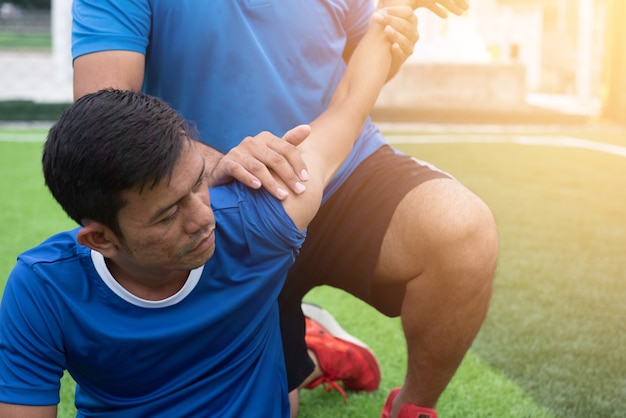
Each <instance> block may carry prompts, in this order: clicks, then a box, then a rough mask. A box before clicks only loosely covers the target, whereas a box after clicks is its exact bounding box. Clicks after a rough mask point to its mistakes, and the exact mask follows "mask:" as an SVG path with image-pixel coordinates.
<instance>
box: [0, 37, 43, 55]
mask: <svg viewBox="0 0 626 418" xmlns="http://www.w3.org/2000/svg"><path fill="white" fill-rule="evenodd" d="M51 48H52V36H51V35H50V34H38V33H14V32H0V49H3V50H7V51H49V50H50V49H51Z"/></svg>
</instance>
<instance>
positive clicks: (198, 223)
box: [184, 190, 215, 235]
mask: <svg viewBox="0 0 626 418" xmlns="http://www.w3.org/2000/svg"><path fill="white" fill-rule="evenodd" d="M185 220H186V221H185V225H184V228H185V232H186V233H187V234H190V235H191V234H194V233H196V232H198V231H199V230H201V229H205V228H207V227H208V226H210V225H212V224H213V223H214V222H215V215H214V214H213V210H212V209H211V200H210V198H209V192H208V190H204V191H203V192H199V193H192V194H191V195H190V196H189V202H188V210H187V211H186V219H185Z"/></svg>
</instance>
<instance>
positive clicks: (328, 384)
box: [307, 376, 348, 404]
mask: <svg viewBox="0 0 626 418" xmlns="http://www.w3.org/2000/svg"><path fill="white" fill-rule="evenodd" d="M319 385H322V387H323V388H324V391H325V392H331V391H332V390H333V389H336V390H337V391H338V392H339V393H341V395H342V396H343V403H344V404H346V403H348V394H347V393H346V391H345V390H344V389H343V388H342V387H341V385H339V384H338V383H337V382H335V381H334V380H332V379H330V378H329V377H328V376H321V377H318V378H317V379H315V380H314V381H312V382H311V383H309V385H308V386H307V389H313V388H316V387H318V386H319Z"/></svg>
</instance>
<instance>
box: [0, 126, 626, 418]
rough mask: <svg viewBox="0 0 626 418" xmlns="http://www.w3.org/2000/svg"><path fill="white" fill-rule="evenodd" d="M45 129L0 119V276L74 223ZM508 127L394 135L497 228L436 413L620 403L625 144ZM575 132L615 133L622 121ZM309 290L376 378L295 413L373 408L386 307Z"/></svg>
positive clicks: (65, 409)
mask: <svg viewBox="0 0 626 418" xmlns="http://www.w3.org/2000/svg"><path fill="white" fill-rule="evenodd" d="M561 135H562V133H559V134H555V133H551V134H550V135H549V136H548V135H546V136H545V137H555V136H561ZM44 136H45V132H44V131H33V130H28V129H18V130H15V131H7V130H5V131H2V130H0V191H1V192H2V195H3V196H4V198H3V199H2V200H1V201H0V289H1V288H2V287H3V286H4V281H5V279H6V277H7V275H8V273H9V271H10V269H11V267H12V265H13V263H14V261H15V257H16V256H17V254H18V253H19V252H21V251H23V250H24V249H26V248H29V247H31V246H33V245H36V244H38V243H39V242H40V241H42V240H43V239H45V238H46V237H47V236H48V235H50V234H52V233H54V232H56V231H57V230H59V229H67V228H70V227H73V223H72V222H71V221H70V220H68V219H67V217H66V216H65V215H64V214H63V213H62V212H61V210H60V209H59V208H58V207H57V205H56V203H55V202H54V201H53V199H52V198H51V197H50V195H49V193H48V192H47V191H46V189H45V186H44V184H43V178H42V175H41V168H40V158H41V155H40V153H41V145H42V144H41V139H43V137H44ZM411 136H414V137H416V138H422V139H423V135H420V134H419V133H411ZM510 136H511V135H508V134H506V133H501V134H499V135H494V136H493V138H491V139H493V141H492V142H490V143H475V142H472V143H466V142H464V141H463V137H464V135H461V134H459V135H456V136H455V138H456V140H458V141H459V142H458V143H423V144H408V143H404V144H398V147H399V148H400V149H402V150H403V151H405V152H407V153H410V154H412V155H415V156H417V157H418V158H423V159H425V160H427V161H430V162H432V163H435V164H436V165H438V166H439V167H440V168H442V169H444V170H446V171H448V172H450V173H451V174H453V175H454V176H456V177H457V178H459V179H460V180H462V181H463V182H464V183H465V184H466V185H468V187H470V188H471V189H472V190H474V191H475V192H476V193H477V194H479V195H480V196H481V197H482V198H483V199H484V200H485V201H486V202H487V203H488V204H489V205H490V207H491V208H492V210H493V211H494V214H495V216H496V219H497V222H498V227H499V232H500V260H499V265H498V270H497V274H496V282H495V289H494V295H493V300H492V305H491V308H490V311H489V314H488V317H487V320H486V322H485V324H484V326H483V328H482V329H481V331H480V333H479V335H478V338H477V339H476V341H475V343H474V345H473V347H472V349H471V351H470V353H469V354H468V356H467V357H466V359H465V361H464V362H463V364H462V365H461V368H460V369H459V372H458V373H457V375H456V376H455V377H454V379H453V381H452V382H451V384H450V386H449V387H448V389H447V390H446V391H445V392H444V394H443V396H442V398H441V401H440V403H439V406H438V411H439V413H440V416H441V417H443V418H446V417H450V418H451V417H477V418H479V417H589V416H602V417H619V416H623V415H622V414H623V405H624V404H626V348H625V347H626V325H625V322H624V318H626V304H625V303H624V300H625V299H626V257H624V256H623V249H624V248H626V217H625V216H624V209H626V194H625V192H624V191H625V190H626V160H625V157H624V156H620V155H615V154H609V153H603V152H598V151H594V150H589V149H580V148H567V147H555V146H534V145H533V146H529V145H523V144H519V143H510V141H509V140H510ZM582 136H583V137H584V138H586V139H590V140H592V141H596V142H604V143H612V144H616V145H618V146H624V147H626V136H624V135H623V134H618V135H613V134H611V135H609V134H601V133H590V132H586V133H584V134H583V135H582ZM390 138H391V139H392V140H393V139H394V138H393V136H390ZM28 140H30V141H31V142H28ZM398 140H400V141H402V142H410V141H404V140H403V139H398ZM308 300H310V301H313V302H316V303H319V304H321V305H322V306H324V307H325V308H326V309H328V310H329V311H331V313H333V315H335V317H336V318H337V319H338V320H339V321H340V322H341V324H342V325H343V326H344V327H345V328H346V329H347V330H348V331H349V332H351V333H353V334H355V335H356V336H358V337H359V338H361V339H362V340H364V341H365V342H367V343H368V344H369V345H370V346H371V347H372V349H373V350H374V351H375V352H376V354H377V356H378V358H379V360H380V363H381V369H382V373H383V380H382V383H381V388H380V390H379V391H377V392H374V393H368V394H357V393H350V394H349V400H348V402H347V403H346V404H345V405H344V403H343V398H342V397H341V395H340V394H339V393H337V392H333V393H326V392H324V391H323V389H321V388H318V389H316V390H313V391H306V392H303V393H302V404H301V408H300V416H301V417H305V418H306V417H364V416H368V417H377V416H379V413H380V408H381V407H382V404H383V403H384V400H385V398H386V396H387V393H388V391H389V390H390V389H391V388H393V387H395V386H398V385H400V384H401V383H402V378H403V374H404V369H405V366H404V362H405V359H406V354H405V346H404V340H403V338H402V333H401V328H400V324H399V321H398V320H397V319H389V318H385V317H383V316H382V315H380V314H378V313H377V312H376V311H375V310H374V309H372V308H370V307H369V306H367V305H365V304H364V303H362V302H361V301H358V300H356V299H354V298H352V297H351V296H349V295H346V294H344V293H342V292H340V291H337V290H334V289H330V288H325V287H323V288H318V289H315V290H314V291H313V292H311V293H310V294H309V296H308ZM72 389H73V382H72V381H71V379H69V378H67V377H66V378H65V379H64V388H63V390H62V402H61V405H60V409H59V417H69V416H73V415H74V414H75V410H74V409H73V406H72V396H73V395H72Z"/></svg>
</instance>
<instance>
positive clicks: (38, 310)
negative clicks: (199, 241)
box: [0, 184, 305, 418]
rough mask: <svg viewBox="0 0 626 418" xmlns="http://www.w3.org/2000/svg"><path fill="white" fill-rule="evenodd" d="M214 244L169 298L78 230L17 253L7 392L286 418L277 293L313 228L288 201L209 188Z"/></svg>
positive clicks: (3, 387)
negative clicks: (133, 288) (116, 271)
mask: <svg viewBox="0 0 626 418" xmlns="http://www.w3.org/2000/svg"><path fill="white" fill-rule="evenodd" d="M211 202H212V206H213V210H214V212H215V216H216V221H217V227H216V251H215V254H214V256H213V257H212V258H211V259H210V260H209V261H208V262H207V264H206V265H205V266H203V267H201V268H199V269H196V270H194V271H192V272H191V273H190V275H189V278H188V280H187V282H186V284H185V285H184V286H183V288H182V289H181V290H180V291H179V292H178V293H177V294H175V295H173V296H171V297H170V298H167V299H165V300H161V301H147V300H143V299H139V298H137V297H136V296H134V295H132V294H130V293H128V292H127V291H126V290H124V289H123V288H122V287H121V286H119V284H118V283H117V282H115V280H114V279H113V278H112V277H111V275H110V273H109V272H108V270H107V268H106V265H105V263H104V259H103V257H102V255H100V254H99V253H96V252H93V251H91V250H90V249H88V248H87V247H84V246H81V245H80V244H78V243H77V242H76V232H77V229H76V230H73V231H68V232H65V233H61V234H58V235H55V236H53V237H51V238H49V239H48V240H47V241H45V242H44V243H42V244H40V245H39V246H37V247H35V248H34V249H31V250H29V251H26V252H25V253H23V254H22V255H20V256H19V258H18V262H17V264H16V266H15V268H14V270H13V271H12V273H11V275H10V277H9V279H8V281H7V285H6V288H5V292H4V295H3V300H2V304H0V324H1V325H0V401H2V402H9V403H17V404H25V405H50V404H56V403H58V402H59V379H60V378H61V376H62V374H63V371H64V370H68V371H69V372H70V374H71V375H72V377H73V378H74V379H75V380H76V382H77V383H78V386H77V392H76V406H77V408H78V416H79V417H87V416H89V417H116V418H117V417H131V416H132V417H138V416H144V417H159V416H162V417H168V418H169V417H183V416H185V417H214V416H215V417H237V416H240V417H246V416H259V417H281V416H282V417H287V416H289V403H288V401H287V382H286V375H285V366H284V360H283V351H282V342H281V336H280V327H279V322H278V309H277V303H276V298H277V297H278V294H279V292H280V289H281V287H282V284H283V282H284V279H285V276H286V272H287V270H288V269H289V267H290V266H291V265H292V263H293V261H294V259H295V256H296V254H297V252H298V249H299V247H300V245H301V243H302V241H303V240H304V236H305V234H304V233H303V232H301V231H299V230H298V228H297V227H296V226H295V225H294V224H293V222H292V221H291V219H290V218H289V217H288V216H287V214H286V213H285V211H284V209H283V207H282V205H281V203H280V202H278V201H276V200H275V199H273V198H272V197H271V196H269V195H268V194H267V193H265V192H262V191H252V190H249V189H246V188H245V187H243V186H241V185H239V184H233V185H229V186H224V187H220V188H216V189H212V190H211Z"/></svg>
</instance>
